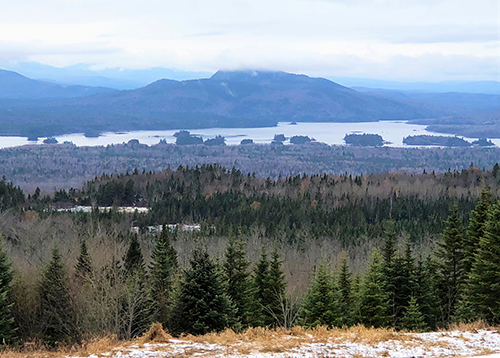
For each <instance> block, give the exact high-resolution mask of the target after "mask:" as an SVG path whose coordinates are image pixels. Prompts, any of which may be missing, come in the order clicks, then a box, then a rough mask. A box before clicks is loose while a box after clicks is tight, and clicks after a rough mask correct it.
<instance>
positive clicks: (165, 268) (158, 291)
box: [150, 225, 178, 326]
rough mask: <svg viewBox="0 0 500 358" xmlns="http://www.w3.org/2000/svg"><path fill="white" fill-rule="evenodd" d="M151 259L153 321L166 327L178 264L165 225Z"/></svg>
mask: <svg viewBox="0 0 500 358" xmlns="http://www.w3.org/2000/svg"><path fill="white" fill-rule="evenodd" d="M151 259H152V262H151V266H150V275H151V297H152V300H153V303H154V314H155V320H156V321H158V322H160V323H162V324H163V325H164V326H166V325H167V323H168V321H169V316H170V315H169V309H170V307H171V296H172V295H171V294H172V290H173V283H174V275H175V273H176V271H177V269H178V262H177V252H176V251H175V249H174V248H173V247H172V245H171V244H170V238H169V233H168V229H167V227H166V226H165V225H164V226H163V228H162V231H161V234H160V235H159V236H158V241H157V242H156V247H155V251H154V252H153V254H152V256H151Z"/></svg>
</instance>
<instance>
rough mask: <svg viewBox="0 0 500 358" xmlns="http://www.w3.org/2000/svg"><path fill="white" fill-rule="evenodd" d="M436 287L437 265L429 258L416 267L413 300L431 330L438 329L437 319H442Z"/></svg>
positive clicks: (437, 278) (437, 282)
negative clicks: (415, 301) (415, 300)
mask: <svg viewBox="0 0 500 358" xmlns="http://www.w3.org/2000/svg"><path fill="white" fill-rule="evenodd" d="M438 287H439V276H438V274H437V265H436V262H435V261H433V260H432V259H431V257H430V256H429V257H427V258H426V259H425V261H423V262H422V261H420V262H419V263H418V264H417V266H416V269H415V298H416V299H417V303H418V305H419V307H420V311H421V312H422V314H423V316H424V321H425V324H426V326H427V327H429V329H431V330H434V329H436V328H437V327H438V321H439V317H442V307H441V304H440V300H439V292H438Z"/></svg>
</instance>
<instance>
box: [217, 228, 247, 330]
mask: <svg viewBox="0 0 500 358" xmlns="http://www.w3.org/2000/svg"><path fill="white" fill-rule="evenodd" d="M225 256H226V259H225V261H224V266H223V270H224V279H225V291H226V294H227V295H228V297H229V298H230V299H231V301H232V302H233V304H234V307H235V309H236V312H235V315H236V319H237V320H238V321H239V323H240V324H241V325H242V327H243V328H245V327H248V326H249V324H250V314H251V310H252V293H253V291H252V287H251V282H250V279H249V273H248V266H249V265H250V263H249V262H248V260H247V259H246V251H245V247H244V243H243V242H242V241H237V240H235V239H234V238H230V240H229V245H228V246H227V249H226V255H225Z"/></svg>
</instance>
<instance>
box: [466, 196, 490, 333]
mask: <svg viewBox="0 0 500 358" xmlns="http://www.w3.org/2000/svg"><path fill="white" fill-rule="evenodd" d="M499 298H500V202H499V203H497V204H496V205H494V206H492V207H491V209H490V212H489V215H488V219H487V221H486V225H485V229H484V234H483V236H482V237H481V238H480V239H479V245H478V249H477V251H476V254H475V255H474V262H473V264H472V270H471V272H470V274H469V276H468V279H467V283H466V286H465V289H464V299H463V302H462V303H461V306H462V307H461V309H460V311H461V312H460V313H461V314H462V318H465V319H466V320H471V319H479V318H481V319H483V320H485V321H486V322H488V323H489V324H491V325H498V324H499V323H500V299H499Z"/></svg>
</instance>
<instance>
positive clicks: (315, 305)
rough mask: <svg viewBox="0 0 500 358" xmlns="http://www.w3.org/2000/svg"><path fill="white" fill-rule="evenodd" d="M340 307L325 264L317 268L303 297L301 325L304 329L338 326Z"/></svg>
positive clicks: (331, 278)
mask: <svg viewBox="0 0 500 358" xmlns="http://www.w3.org/2000/svg"><path fill="white" fill-rule="evenodd" d="M340 316H341V312H340V307H339V305H338V301H337V299H336V297H335V293H334V285H333V277H332V275H331V274H330V273H329V272H328V269H327V267H326V264H325V263H321V264H320V265H319V267H318V270H317V272H316V275H315V277H314V278H313V280H312V282H311V285H310V287H309V289H308V291H307V293H306V295H305V297H304V311H303V318H302V324H303V325H304V326H306V327H315V326H319V325H325V326H328V327H333V326H338V325H339V324H340Z"/></svg>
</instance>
